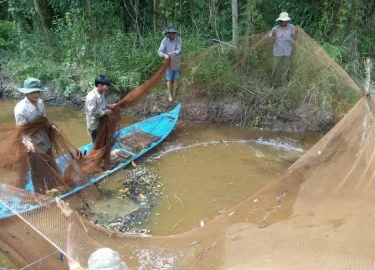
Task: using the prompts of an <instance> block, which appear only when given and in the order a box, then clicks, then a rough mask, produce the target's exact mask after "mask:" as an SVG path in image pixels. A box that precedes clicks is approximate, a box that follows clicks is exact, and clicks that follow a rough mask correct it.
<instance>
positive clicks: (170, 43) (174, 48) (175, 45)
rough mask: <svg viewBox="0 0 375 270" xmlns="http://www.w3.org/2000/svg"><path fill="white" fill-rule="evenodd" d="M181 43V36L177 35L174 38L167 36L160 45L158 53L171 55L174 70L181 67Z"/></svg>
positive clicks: (161, 55)
mask: <svg viewBox="0 0 375 270" xmlns="http://www.w3.org/2000/svg"><path fill="white" fill-rule="evenodd" d="M181 45H182V39H181V38H180V37H179V36H176V38H175V39H174V40H171V39H169V38H168V37H165V38H164V39H163V40H162V41H161V43H160V46H159V50H158V55H159V56H160V57H163V56H164V54H168V55H170V56H171V59H172V60H171V68H170V69H172V70H178V69H180V67H181V58H180V54H181Z"/></svg>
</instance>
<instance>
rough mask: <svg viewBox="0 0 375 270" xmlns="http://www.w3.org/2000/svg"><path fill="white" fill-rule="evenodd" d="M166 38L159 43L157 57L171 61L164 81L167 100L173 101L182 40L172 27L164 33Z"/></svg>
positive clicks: (179, 73) (178, 76)
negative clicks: (166, 89) (165, 82)
mask: <svg viewBox="0 0 375 270" xmlns="http://www.w3.org/2000/svg"><path fill="white" fill-rule="evenodd" d="M165 34H166V37H165V38H164V39H163V40H162V41H161V43H160V46H159V49H158V55H159V56H160V57H164V59H169V58H170V59H171V66H170V67H169V68H168V69H167V71H166V72H165V80H166V81H167V88H168V94H169V96H168V100H169V101H173V99H174V98H175V97H176V89H177V80H178V79H179V78H180V75H181V71H180V68H181V57H180V54H181V45H182V39H181V38H180V37H179V36H178V35H177V31H176V30H175V29H174V28H173V27H169V28H168V29H167V31H166V32H165Z"/></svg>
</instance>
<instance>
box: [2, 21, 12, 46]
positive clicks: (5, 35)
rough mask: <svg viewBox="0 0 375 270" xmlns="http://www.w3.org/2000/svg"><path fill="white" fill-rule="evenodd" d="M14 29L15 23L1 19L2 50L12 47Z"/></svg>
mask: <svg viewBox="0 0 375 270" xmlns="http://www.w3.org/2000/svg"><path fill="white" fill-rule="evenodd" d="M13 31H14V25H13V24H12V23H11V22H10V21H2V20H0V51H1V50H7V49H10V48H11V46H12V40H11V36H12V33H13Z"/></svg>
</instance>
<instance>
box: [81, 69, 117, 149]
mask: <svg viewBox="0 0 375 270" xmlns="http://www.w3.org/2000/svg"><path fill="white" fill-rule="evenodd" d="M110 84H111V82H110V81H109V79H108V78H107V77H106V76H104V75H99V76H98V77H96V79H95V88H94V89H93V90H92V91H90V92H89V93H88V94H87V96H86V103H85V111H86V123H87V129H88V132H89V134H90V135H91V138H92V142H93V143H94V142H95V139H96V136H97V135H98V132H99V124H100V119H101V118H102V117H103V116H104V115H109V114H111V110H110V108H111V107H110V106H107V103H106V101H105V98H104V94H105V93H106V92H107V91H108V88H109V86H110Z"/></svg>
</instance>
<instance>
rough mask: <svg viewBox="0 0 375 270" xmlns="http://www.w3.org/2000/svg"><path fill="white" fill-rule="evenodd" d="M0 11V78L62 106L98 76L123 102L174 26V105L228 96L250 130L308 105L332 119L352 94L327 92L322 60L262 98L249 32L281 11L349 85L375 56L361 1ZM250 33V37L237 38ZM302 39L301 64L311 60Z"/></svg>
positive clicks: (78, 1)
mask: <svg viewBox="0 0 375 270" xmlns="http://www.w3.org/2000/svg"><path fill="white" fill-rule="evenodd" d="M0 7H1V9H0V10H1V11H0V50H1V53H0V57H1V64H0V65H1V72H2V73H3V74H4V75H6V76H7V77H10V78H12V79H14V80H16V81H17V82H19V83H20V82H22V81H23V80H24V78H25V77H27V76H34V77H38V78H40V79H41V80H42V81H44V82H47V84H49V85H53V86H56V88H58V89H59V91H60V94H61V96H63V97H64V98H67V99H69V98H74V97H75V96H76V95H77V94H78V95H84V93H86V92H87V91H88V90H89V89H91V88H92V81H93V78H94V77H95V76H96V75H97V74H106V75H107V76H109V77H110V78H111V80H112V81H113V85H114V87H113V89H114V90H115V91H117V92H118V93H119V94H120V95H124V94H125V93H127V92H129V91H130V90H132V89H133V88H135V87H136V86H138V85H140V84H142V83H143V82H144V81H145V80H147V79H148V78H149V77H150V76H151V75H152V74H153V73H154V72H155V71H156V70H157V69H158V68H159V67H160V65H161V63H162V60H161V59H160V58H159V57H158V56H157V55H156V51H157V49H158V46H159V43H160V41H161V39H162V38H163V31H164V29H165V28H166V26H167V25H169V24H173V25H175V26H176V28H177V29H178V30H179V35H180V36H181V37H182V39H183V58H182V61H183V68H182V72H183V76H182V79H181V86H180V94H179V95H180V98H183V99H184V100H189V99H190V100H192V99H194V98H195V99H196V98H200V97H206V98H208V99H209V100H211V99H212V100H214V99H227V97H228V96H231V97H235V98H237V99H238V100H240V101H241V107H242V111H241V112H240V113H241V114H243V117H241V119H242V120H241V123H242V124H245V125H249V126H261V125H262V124H264V123H269V122H272V121H274V120H275V119H283V118H284V119H285V118H288V117H289V118H290V117H293V116H292V115H295V114H296V113H295V112H296V111H298V110H299V111H301V107H306V106H307V105H311V104H313V106H314V108H315V109H314V110H315V111H316V112H317V115H316V117H318V118H326V116H327V115H328V114H329V115H334V116H338V117H340V115H341V114H342V113H343V112H344V111H345V109H347V107H348V106H347V105H348V104H349V105H350V104H352V103H353V102H354V100H355V99H356V97H357V95H353V94H352V93H350V91H348V90H345V91H343V92H340V89H338V87H335V86H334V84H337V82H338V81H339V80H343V79H346V78H344V77H342V75H340V74H339V75H337V74H334V73H335V72H333V74H334V76H335V78H334V80H333V79H332V77H331V76H327V74H330V73H332V68H331V69H330V68H327V69H324V68H321V66H325V65H324V64H325V62H324V61H329V60H327V59H328V58H322V61H323V62H319V61H315V62H311V61H304V59H301V60H300V63H309V64H308V67H311V65H313V66H314V63H320V66H319V65H317V67H316V69H315V70H312V71H313V72H311V70H308V69H307V67H306V65H305V66H304V67H303V68H296V67H295V74H298V72H300V73H299V75H298V77H295V78H294V79H291V81H290V85H289V86H288V87H287V88H286V89H280V90H279V91H276V92H271V91H270V89H269V87H268V84H269V83H268V81H267V76H268V75H269V71H270V66H271V64H270V61H271V59H270V57H268V56H269V53H268V54H266V53H264V52H265V51H267V50H268V52H269V51H270V50H271V49H270V46H269V44H267V42H266V40H262V39H264V36H262V35H255V34H259V33H264V32H266V31H269V29H271V27H272V26H273V25H274V24H275V18H277V17H278V14H279V13H280V12H281V11H288V12H289V14H290V16H291V18H292V19H293V21H292V22H293V23H294V24H295V25H298V26H300V27H301V29H303V30H304V31H306V33H307V34H308V35H309V36H310V37H312V39H313V40H315V41H316V42H317V43H318V44H319V45H320V46H321V47H322V48H324V50H325V52H324V53H327V54H328V55H329V56H330V57H332V58H333V59H334V60H335V61H336V62H337V63H338V64H339V66H341V67H342V68H343V69H344V70H345V71H346V72H348V73H349V74H350V76H351V78H354V79H355V81H356V82H357V84H361V81H362V75H363V64H362V63H363V60H364V58H365V57H368V56H369V57H373V56H374V51H373V44H374V43H375V16H374V14H375V4H374V2H373V1H370V0H359V1H351V0H318V1H307V2H306V1H304V2H301V1H297V0H290V1H287V2H285V1H282V0H272V1H271V0H265V1H258V0H247V1H242V2H241V3H240V1H238V2H237V1H235V0H232V1H229V0H209V1H203V0H189V1H185V0H153V1H142V0H129V1H125V0H123V1H122V0H112V1H108V0H98V1H92V0H86V1H82V0H66V1H57V0H46V1H41V0H33V1H29V0H0ZM232 18H235V19H237V20H235V19H234V20H232ZM249 35H250V36H252V37H257V39H256V40H255V39H250V40H248V39H247V38H245V37H248V36H249ZM254 35H255V36H254ZM251 41H252V43H251ZM249 42H250V43H249ZM311 42H312V43H309V44H307V45H306V47H305V50H306V51H305V52H304V54H302V55H303V57H308V56H309V55H310V56H309V57H310V58H311V57H313V58H314V57H315V56H314V55H311V52H312V51H309V50H312V49H311V47H310V48H309V46H312V45H311V44H313V45H314V46H315V43H313V41H311ZM254 44H255V45H254ZM314 48H315V47H314ZM316 50H318V49H316ZM301 51H302V50H301ZM319 53H320V52H319ZM300 55H301V54H300ZM249 56H255V57H249ZM316 70H319V72H318V73H319V74H320V76H319V77H317V76H316V73H317V72H315V71H316ZM335 70H336V73H338V72H337V70H338V67H335ZM302 71H303V72H302ZM327 72H328V73H327ZM329 72H330V73H329ZM322 76H323V77H322ZM160 87H161V88H162V86H160ZM344 88H345V87H344ZM324 89H328V91H323V90H324ZM305 105H306V106H305ZM291 111H294V114H291ZM334 118H335V117H331V118H330V119H334Z"/></svg>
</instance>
